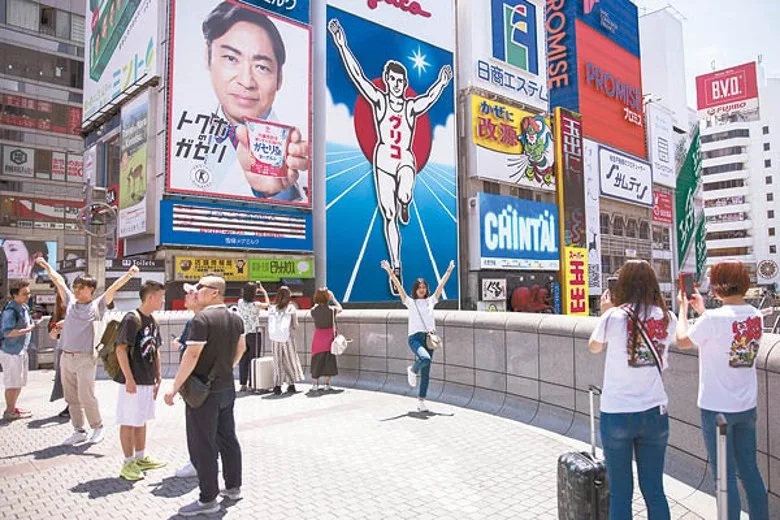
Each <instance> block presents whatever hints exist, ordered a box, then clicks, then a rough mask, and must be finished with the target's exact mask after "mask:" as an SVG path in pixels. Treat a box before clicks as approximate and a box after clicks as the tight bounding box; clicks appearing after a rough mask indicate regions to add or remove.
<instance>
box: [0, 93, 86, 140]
mask: <svg viewBox="0 0 780 520" xmlns="http://www.w3.org/2000/svg"><path fill="white" fill-rule="evenodd" d="M0 124H4V125H8V126H15V127H17V128H29V129H33V130H41V131H44V132H53V133H55V134H66V135H79V134H80V132H81V107H74V106H70V105H63V104H61V103H54V102H51V101H43V100H40V99H33V98H28V97H24V96H16V95H12V94H3V95H2V96H0Z"/></svg>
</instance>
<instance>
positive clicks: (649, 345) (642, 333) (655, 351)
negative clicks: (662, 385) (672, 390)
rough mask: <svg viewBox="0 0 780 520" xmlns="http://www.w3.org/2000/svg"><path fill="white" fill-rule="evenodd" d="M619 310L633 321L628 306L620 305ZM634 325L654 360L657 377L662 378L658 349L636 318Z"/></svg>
mask: <svg viewBox="0 0 780 520" xmlns="http://www.w3.org/2000/svg"><path fill="white" fill-rule="evenodd" d="M620 308H621V309H623V310H624V311H625V313H626V314H628V317H629V318H631V319H632V320H633V319H634V315H635V314H636V313H635V311H634V309H632V308H631V306H630V305H622V306H621V307H620ZM636 323H637V325H638V326H639V335H640V336H642V341H644V343H645V345H647V348H649V349H650V352H651V353H652V354H653V359H655V368H657V369H658V375H659V376H663V371H664V360H663V358H662V357H661V354H660V353H659V352H658V349H656V348H655V343H653V340H651V339H650V336H648V334H647V331H646V330H645V326H644V324H643V323H642V320H640V319H639V317H638V316H637V320H636Z"/></svg>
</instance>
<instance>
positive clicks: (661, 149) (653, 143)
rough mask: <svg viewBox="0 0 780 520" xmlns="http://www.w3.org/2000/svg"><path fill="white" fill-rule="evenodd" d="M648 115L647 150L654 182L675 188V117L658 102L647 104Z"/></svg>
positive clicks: (646, 112)
mask: <svg viewBox="0 0 780 520" xmlns="http://www.w3.org/2000/svg"><path fill="white" fill-rule="evenodd" d="M645 114H646V116H647V150H648V159H649V160H650V164H652V165H653V182H654V183H656V184H660V185H661V186H666V187H667V188H674V187H675V186H676V185H677V165H676V164H675V155H674V150H675V144H674V143H675V138H674V130H673V128H672V126H673V125H674V118H673V117H672V114H671V112H670V111H669V110H667V109H666V108H664V107H662V106H661V105H658V104H657V103H648V104H647V105H646V106H645Z"/></svg>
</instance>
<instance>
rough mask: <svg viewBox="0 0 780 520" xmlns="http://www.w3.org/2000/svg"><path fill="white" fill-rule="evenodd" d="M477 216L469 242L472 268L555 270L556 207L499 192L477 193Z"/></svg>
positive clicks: (557, 252)
mask: <svg viewBox="0 0 780 520" xmlns="http://www.w3.org/2000/svg"><path fill="white" fill-rule="evenodd" d="M476 203H477V207H478V211H477V212H476V213H477V214H478V215H479V219H476V218H472V219H471V226H473V228H474V229H473V232H472V236H474V237H475V238H476V237H479V238H478V240H477V241H473V242H471V243H470V244H469V252H470V260H471V265H472V267H473V268H475V269H476V268H478V269H502V270H548V271H557V270H558V267H559V265H560V264H559V260H560V250H559V246H560V241H559V234H558V208H557V207H556V206H555V204H548V203H545V202H535V201H532V200H525V199H518V198H517V197H507V196H503V195H491V194H488V193H478V194H477V198H476Z"/></svg>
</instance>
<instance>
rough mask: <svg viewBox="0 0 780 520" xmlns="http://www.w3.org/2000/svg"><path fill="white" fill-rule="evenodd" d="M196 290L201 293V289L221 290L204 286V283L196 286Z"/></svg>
mask: <svg viewBox="0 0 780 520" xmlns="http://www.w3.org/2000/svg"><path fill="white" fill-rule="evenodd" d="M195 289H196V290H198V291H200V290H201V289H214V290H215V291H218V290H219V289H217V288H216V287H213V286H211V285H204V284H202V283H199V284H198V285H196V286H195Z"/></svg>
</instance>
